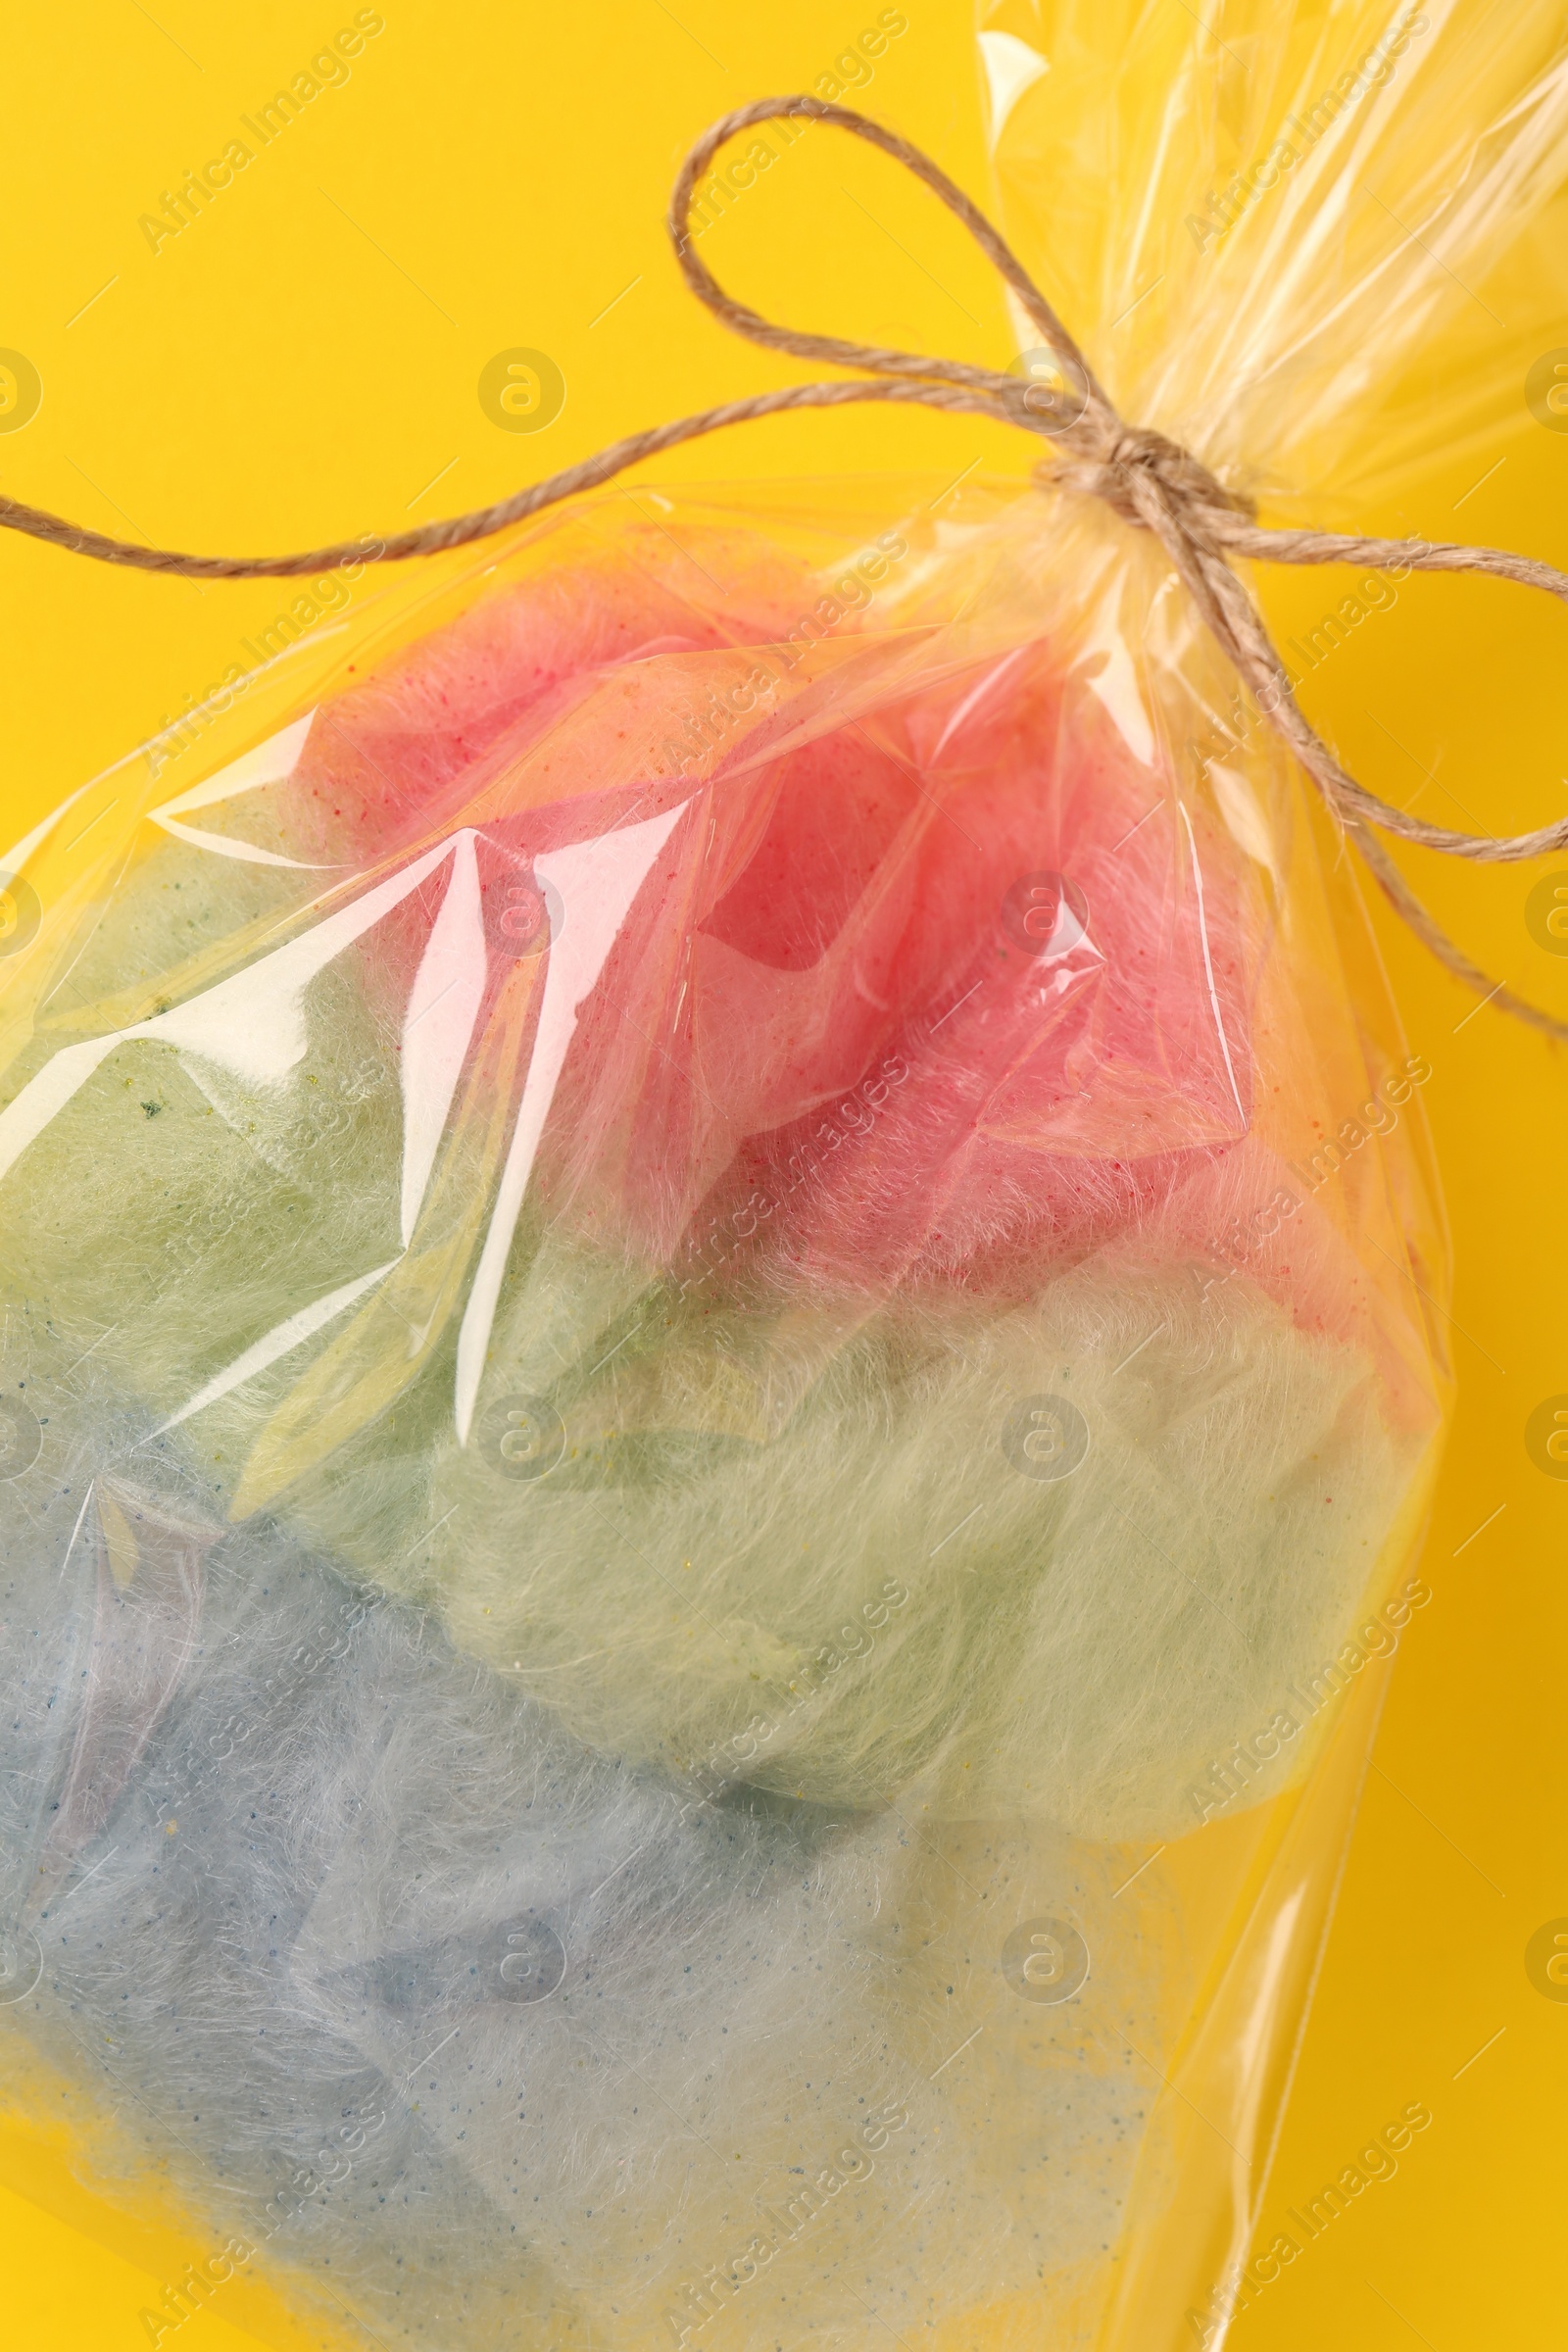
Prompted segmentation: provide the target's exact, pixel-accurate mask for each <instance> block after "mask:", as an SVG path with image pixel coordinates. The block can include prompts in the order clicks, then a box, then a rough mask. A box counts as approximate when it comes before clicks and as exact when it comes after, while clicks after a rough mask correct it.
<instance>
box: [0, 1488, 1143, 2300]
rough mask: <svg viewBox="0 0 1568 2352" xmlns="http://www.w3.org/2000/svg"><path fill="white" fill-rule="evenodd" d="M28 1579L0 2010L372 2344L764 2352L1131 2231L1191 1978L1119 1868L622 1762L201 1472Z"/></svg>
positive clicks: (125, 2146) (9, 1779)
mask: <svg viewBox="0 0 1568 2352" xmlns="http://www.w3.org/2000/svg"><path fill="white" fill-rule="evenodd" d="M4 1549H5V1555H6V1556H5V1594H4V1599H5V1612H6V1622H7V1626H8V1631H9V1635H10V1639H9V1641H8V1644H7V1650H6V1660H7V1663H6V1690H5V1698H6V1702H7V1703H6V1707H5V1718H4V1720H5V1727H6V1728H5V1736H4V1756H5V1763H6V1778H5V1796H4V1800H3V1801H4V1803H5V1805H6V1808H7V1840H6V1842H7V1851H8V1857H9V1860H10V1869H9V1872H8V1880H7V1885H6V1888H5V1895H4V1911H3V1914H0V1929H3V1931H4V1936H5V1943H6V1952H7V1955H8V1958H9V1959H10V1961H11V1962H13V1963H14V1965H13V1966H12V1967H10V1968H9V1969H8V1982H9V1985H10V1987H11V1989H12V1991H13V1997H12V1999H11V2001H10V2006H9V2008H8V2009H7V2010H5V2011H4V2012H3V2013H0V2014H3V2015H4V2017H5V2019H6V2021H7V2022H8V2024H9V2025H10V2026H12V2027H14V2028H20V2029H21V2030H23V2031H25V2033H27V2034H29V2035H30V2036H31V2037H32V2039H33V2040H34V2042H35V2044H36V2046H37V2047H38V2049H39V2050H40V2051H41V2052H42V2053H43V2054H45V2055H46V2056H47V2057H48V2058H49V2059H50V2060H51V2061H52V2062H53V2063H54V2065H55V2066H56V2067H57V2069H59V2070H60V2071H61V2072H62V2073H64V2074H65V2075H66V2076H67V2077H70V2078H75V2079H80V2080H81V2081H83V2082H85V2083H86V2084H87V2085H88V2086H90V2087H91V2088H92V2089H94V2090H95V2091H96V2093H97V2095H98V2096H99V2097H100V2099H102V2100H103V2101H104V2102H106V2103H107V2105H108V2106H109V2107H110V2108H111V2109H112V2110H113V2111H114V2113H115V2115H116V2118H117V2135H112V2136H109V2137H105V2136H104V2135H103V2134H102V2133H100V2135H99V2137H100V2143H101V2154H100V2158H99V2161H100V2163H102V2164H111V2165H118V2166H121V2167H124V2168H127V2169H129V2170H130V2171H132V2172H138V2171H144V2170H145V2169H146V2168H147V2167H148V2166H149V2165H152V2166H155V2167H156V2168H157V2169H158V2171H159V2172H160V2173H161V2174H163V2173H168V2174H170V2175H172V2178H173V2180H175V2181H176V2183H177V2184H178V2188H179V2191H180V2194H181V2195H182V2197H183V2198H184V2199H185V2201H186V2203H187V2205H188V2208H189V2210H190V2212H191V2214H192V2216H193V2217H195V2218H198V2219H200V2220H201V2222H202V2223H203V2225H204V2227H205V2228H206V2229H208V2230H209V2231H210V2232H211V2233H212V2234H213V2240H214V2243H215V2245H216V2246H219V2247H225V2246H226V2247H228V2248H229V2255H228V2259H229V2260H230V2261H232V2259H233V2256H234V2251H235V2249H236V2248H238V2249H240V2250H241V2253H242V2258H243V2259H246V2260H251V2259H254V2261H255V2263H256V2264H257V2265H258V2266H259V2267H260V2268H262V2269H263V2270H265V2271H268V2272H270V2273H271V2274H273V2275H277V2274H278V2273H279V2272H282V2273H287V2272H290V2271H292V2272H294V2273H295V2274H297V2275H298V2276H300V2277H301V2278H302V2280H303V2281H304V2284H305V2286H306V2288H307V2291H308V2292H309V2293H310V2294H311V2295H312V2296H314V2297H315V2298H316V2299H318V2300H319V2302H320V2303H321V2306H322V2309H323V2311H324V2312H325V2313H326V2314H327V2315H328V2316H329V2317H331V2318H332V2319H334V2320H338V2321H341V2320H342V2319H343V2317H344V2316H345V2314H349V2315H353V2317H354V2318H355V2319H357V2320H358V2321H359V2322H360V2323H361V2324H362V2325H363V2327H365V2329H366V2330H367V2340H371V2339H373V2340H382V2341H384V2340H386V2331H390V2333H391V2336H392V2338H393V2339H394V2340H407V2341H410V2342H413V2343H416V2344H431V2345H434V2344H439V2343H444V2342H447V2341H449V2340H451V2334H452V2331H453V2329H454V2328H459V2329H461V2328H463V2327H483V2328H486V2329H491V2330H493V2329H495V2328H497V2327H509V2328H516V2327H525V2328H533V2329H538V2330H540V2331H541V2332H544V2333H545V2334H547V2336H548V2338H549V2340H552V2341H560V2342H565V2343H581V2344H583V2345H586V2344H588V2343H589V2342H590V2341H594V2342H599V2343H605V2342H610V2343H626V2344H628V2345H641V2344H643V2343H645V2342H648V2341H652V2340H655V2338H656V2336H658V2335H661V2334H662V2335H663V2336H665V2337H673V2338H674V2339H675V2340H681V2339H682V2331H683V2330H684V2331H691V2332H695V2331H698V2330H700V2329H701V2327H703V2326H705V2325H706V2324H707V2323H708V2321H710V2320H711V2319H712V2317H713V2316H714V2314H715V2313H717V2312H720V2311H722V2312H723V2313H724V2314H726V2316H727V2323H728V2325H727V2328H726V2332H725V2333H724V2334H723V2336H722V2339H721V2340H723V2341H725V2342H735V2343H737V2344H748V2345H750V2344H753V2343H755V2344H758V2345H759V2346H760V2345H761V2344H763V2343H764V2342H770V2341H772V2340H773V2333H772V2332H771V2331H776V2330H777V2329H778V2328H781V2327H787V2328H788V2329H789V2330H790V2332H791V2334H792V2337H793V2338H794V2339H795V2340H813V2341H814V2340H816V2335H815V2332H814V2331H815V2330H816V2329H817V2328H818V2327H825V2328H826V2330H827V2333H826V2335H825V2336H824V2337H823V2340H824V2341H826V2340H833V2336H832V2329H833V2326H834V2324H835V2323H834V2321H833V2316H832V2315H833V2314H834V2312H835V2310H836V2309H837V2307H838V2305H839V2303H840V2301H841V2300H842V2294H841V2285H842V2281H843V2280H845V2279H846V2278H847V2279H849V2280H850V2281H851V2282H852V2283H853V2280H854V2279H855V2278H858V2277H859V2276H860V2274H861V2269H862V2266H863V2265H864V2264H865V2262H866V2261H868V2260H869V2261H873V2262H874V2263H875V2264H876V2265H877V2267H878V2270H879V2273H880V2283H879V2286H878V2290H877V2292H878V2298H879V2305H880V2307H881V2308H882V2309H883V2310H884V2311H885V2312H886V2314H887V2316H888V2317H889V2319H890V2320H891V2321H892V2322H893V2323H894V2324H896V2325H897V2324H900V2323H901V2321H905V2322H911V2324H912V2320H913V2316H914V2315H915V2314H916V2313H921V2314H925V2315H927V2316H928V2317H930V2316H935V2315H938V2314H940V2313H942V2312H944V2311H955V2312H956V2311H957V2310H958V2309H960V2308H962V2307H963V2306H964V2305H965V2304H967V2303H970V2302H973V2301H976V2300H980V2299H984V2298H985V2297H986V2296H988V2295H990V2294H993V2293H996V2294H1001V2293H1005V2292H1007V2291H1010V2290H1016V2289H1018V2288H1021V2287H1024V2286H1026V2285H1030V2284H1032V2283H1034V2282H1036V2281H1037V2280H1038V2279H1039V2278H1040V2277H1041V2276H1042V2275H1043V2274H1049V2273H1052V2272H1054V2271H1064V2270H1068V2269H1070V2268H1071V2267H1072V2266H1073V2265H1074V2264H1079V2263H1082V2262H1083V2261H1085V2260H1087V2259H1089V2258H1091V2257H1092V2256H1093V2255H1094V2254H1095V2252H1096V2251H1097V2249H1098V2248H1099V2247H1101V2246H1102V2245H1103V2244H1104V2243H1105V2242H1106V2240H1107V2239H1108V2237H1109V2236H1110V2235H1111V2234H1113V2233H1114V2230H1115V2228H1116V2226H1117V2222H1116V2217H1117V2214H1118V2211H1119V2209H1120V2205H1121V2203H1122V2201H1123V2199H1124V2197H1125V2195H1126V2192H1127V2186H1128V2180H1129V2177H1130V2169H1131V2163H1132V2158H1133V2155H1134V2152H1135V2149H1136V2143H1137V2137H1138V2130H1139V2126H1140V2124H1141V2121H1142V2115H1143V2111H1144V2107H1145V2104H1146V2091H1145V2090H1144V2088H1143V2087H1142V2086H1141V2083H1140V2081H1139V2079H1138V2077H1139V2074H1140V2072H1141V2075H1142V2081H1143V2082H1145V2083H1147V2081H1148V2073H1147V2065H1144V2066H1143V2067H1142V2068H1141V2070H1140V2069H1136V2068H1135V2067H1134V2063H1133V2060H1132V2058H1131V2055H1130V2052H1131V2049H1132V2047H1133V2046H1134V2045H1136V2047H1137V2048H1138V2049H1140V2050H1143V2051H1146V2052H1147V2051H1149V2049H1150V2047H1151V2043H1152V2042H1156V2043H1157V2040H1158V2037H1159V2036H1160V2035H1161V2034H1163V2032H1164V2031H1166V2026H1165V2020H1166V2018H1167V2017H1168V2015H1169V1994H1170V1987H1168V1986H1166V1985H1162V1983H1161V1981H1160V1975H1161V1955H1160V1952H1159V1949H1158V1945H1157V1941H1152V1942H1150V1943H1148V1944H1146V1945H1145V1947H1144V1948H1142V1949H1140V1948H1139V1947H1138V1945H1137V1943H1136V1940H1135V1939H1134V1938H1133V1937H1132V1936H1130V1933H1129V1929H1128V1925H1127V1918H1126V1914H1118V1913H1116V1912H1115V1911H1114V1910H1113V1908H1112V1907H1111V1903H1110V1889H1111V1884H1112V1883H1111V1882H1110V1881H1109V1880H1108V1878H1107V1875H1106V1873H1105V1871H1104V1869H1103V1865H1101V1864H1099V1863H1097V1862H1096V1861H1095V1860H1094V1859H1093V1858H1092V1857H1090V1856H1088V1855H1087V1854H1086V1853H1085V1852H1084V1850H1083V1849H1076V1850H1075V1849H1073V1848H1072V1847H1071V1846H1070V1845H1069V1844H1068V1842H1067V1841H1065V1840H1063V1839H1061V1838H1044V1839H1040V1838H1036V1839H1034V1840H1033V1841H1031V1840H1030V1839H1029V1838H1026V1837H1023V1836H1021V1835H1020V1834H1019V1832H1018V1831H1017V1830H1016V1829H1009V1828H1008V1827H1006V1826H1005V1825H1004V1824H995V1825H992V1826H991V1827H989V1828H987V1829H984V1830H981V1829H979V1828H976V1829H974V1830H972V1831H970V1832H968V1833H965V1834H964V1835H963V1836H962V1837H960V1838H952V1837H950V1838H948V1839H947V1840H946V1842H943V1841H941V1840H934V1839H932V1838H930V1836H929V1835H928V1834H926V1833H924V1832H922V1831H920V1830H919V1829H918V1827H916V1826H914V1825H912V1824H911V1823H910V1822H909V1821H908V1820H907V1818H906V1817H905V1815H904V1814H903V1813H902V1812H887V1811H882V1812H880V1813H879V1814H877V1815H875V1816H871V1817H867V1816H864V1815H861V1816H858V1817H857V1816H850V1815H846V1814H843V1813H842V1812H840V1813H834V1812H832V1811H826V1810H823V1809H822V1808H819V1807H813V1806H810V1805H799V1804H795V1803H792V1802H784V1801H778V1800H770V1799H766V1798H763V1797H760V1796H758V1795H756V1794H753V1793H750V1792H748V1790H747V1789H745V1787H744V1786H743V1785H742V1784H740V1783H739V1782H738V1781H736V1780H735V1779H734V1778H733V1775H732V1774H727V1773H726V1772H724V1771H722V1770H716V1769H715V1770H710V1771H709V1772H708V1773H707V1774H705V1775H696V1776H693V1775H687V1776H684V1778H682V1779H679V1780H674V1779H671V1778H669V1777H667V1776H665V1775H662V1774H660V1773H653V1774H649V1773H646V1772H639V1771H638V1770H636V1769H634V1768H631V1767H628V1766H626V1765H625V1764H623V1763H622V1762H620V1761H619V1760H618V1758H616V1757H614V1756H613V1755H599V1754H595V1753H594V1752H593V1751H591V1750H589V1749H587V1748H584V1747H583V1746H582V1745H581V1744H580V1743H579V1742H577V1741H576V1740H574V1739H573V1738H572V1737H571V1736H570V1735H569V1734H568V1733H567V1732H565V1731H564V1730H563V1729H562V1728H561V1727H560V1726H559V1725H558V1724H557V1723H555V1722H554V1721H553V1720H552V1718H551V1716H550V1714H549V1713H548V1712H547V1711H546V1710H544V1709H542V1708H541V1707H540V1706H539V1705H538V1704H537V1703H536V1702H535V1701H533V1700H532V1699H531V1698H529V1697H528V1696H526V1695H525V1694H524V1693H523V1692H522V1691H520V1690H519V1689H518V1687H517V1686H516V1684H515V1682H513V1681H511V1680H509V1679H508V1678H506V1677H503V1676H500V1675H497V1674H495V1673H493V1672H491V1671H488V1670H486V1669H484V1668H480V1667H476V1666H474V1665H472V1664H470V1663H467V1662H466V1661H464V1660H463V1659H461V1658H460V1657H458V1656H456V1655H454V1653H453V1652H452V1651H451V1649H450V1648H449V1647H448V1645H447V1644H446V1643H445V1642H444V1641H443V1639H442V1638H441V1636H440V1635H439V1633H438V1632H437V1631H436V1630H435V1629H434V1628H433V1627H432V1626H431V1624H430V1623H429V1621H428V1620H427V1619H425V1618H424V1617H422V1616H421V1615H420V1614H419V1613H418V1612H417V1611H411V1610H409V1609H407V1608H406V1607H404V1606H402V1605H401V1604H397V1603H391V1602H387V1601H375V1600H373V1599H370V1598H367V1597H364V1596H356V1594H355V1593H354V1592H353V1591H352V1590H351V1589H350V1588H348V1587H346V1586H345V1585H344V1584H343V1583H342V1582H341V1581H340V1580H339V1579H337V1578H336V1577H334V1576H332V1575H331V1574H330V1573H328V1572H325V1571H323V1570H321V1569H320V1568H319V1567H317V1566H316V1565H314V1564H312V1563H311V1562H309V1561H308V1560H306V1559H305V1558H304V1557H302V1556H301V1555H300V1554H299V1553H298V1552H297V1551H295V1550H293V1549H291V1548H290V1547H289V1546H288V1545H286V1544H279V1543H278V1542H277V1541H275V1540H269V1539H267V1538H266V1537H264V1536H258V1535H256V1534H251V1533H244V1532H241V1533H235V1532H233V1531H230V1530H225V1529H224V1528H223V1527H222V1525H221V1523H220V1522H218V1521H216V1520H209V1519H206V1518H204V1517H203V1516H202V1515H201V1513H200V1512H199V1510H196V1509H193V1506H192V1498H191V1495H190V1493H189V1490H188V1488H181V1490H180V1492H179V1495H178V1500H177V1505H176V1504H172V1502H171V1498H170V1495H169V1491H168V1487H167V1462H166V1460H165V1459H164V1458H163V1457H162V1455H161V1454H160V1453H159V1451H158V1449H157V1448H148V1447H146V1446H143V1447H142V1448H141V1449H140V1450H139V1453H138V1452H137V1451H136V1450H134V1449H133V1450H132V1451H131V1453H130V1455H129V1456H128V1459H126V1460H124V1461H123V1462H117V1464H116V1465H115V1466H114V1467H112V1468H110V1469H108V1470H103V1471H99V1472H98V1473H97V1474H96V1475H95V1476H94V1477H93V1478H92V1481H91V1483H90V1486H89V1487H88V1488H87V1490H86V1492H85V1493H84V1494H83V1493H82V1492H80V1491H79V1487H78V1483H77V1482H76V1481H72V1482H69V1483H67V1484H66V1485H63V1486H62V1487H61V1489H60V1490H59V1491H58V1492H57V1494H56V1495H54V1496H52V1497H49V1498H46V1500H45V1504H44V1507H43V1509H42V1510H41V1512H40V1514H39V1517H38V1519H37V1521H36V1523H35V1524H33V1525H32V1526H31V1527H29V1528H28V1529H27V1530H26V1532H25V1534H23V1533H22V1532H21V1531H20V1530H19V1529H18V1528H17V1527H16V1526H15V1525H13V1526H11V1527H10V1528H9V1529H8V1531H7V1533H6V1535H5V1538H4ZM176 1595H177V1597H176ZM1020 1937H1021V1938H1022V1941H1021V1943H1020ZM1020 1952H1022V1953H1023V1955H1024V1956H1023V1957H1022V1958H1020V1956H1019V1954H1020ZM1042 1952H1045V1953H1048V1954H1049V1960H1042V1958H1041V1953H1042ZM1091 1954H1092V1956H1093V1960H1092V1967H1091ZM1031 1964H1032V1965H1033V1968H1034V1976H1033V1977H1032V1978H1031V1977H1026V1976H1025V1975H1024V1974H1023V1970H1024V1968H1025V1966H1026V1965H1031ZM1042 1970H1043V1971H1044V1973H1043V1974H1042V1973H1041V1972H1042ZM1091 1983H1092V1985H1093V1991H1091V1990H1090V1989H1089V1985H1090V1984H1091ZM1056 1985H1061V1986H1062V1987H1063V1998H1062V2000H1061V2001H1059V2002H1058V2001H1057V1999H1056V1997H1055V1989H1054V1988H1055V1986H1056ZM18 1986H21V1987H22V1988H23V1989H22V1990H21V1991H20V1993H19V1992H17V1991H16V1987H18ZM1042 1990H1043V1991H1044V1992H1045V1993H1046V1994H1047V1996H1048V2005H1046V2006H1044V2007H1042V2006H1039V2005H1038V2003H1037V1999H1036V1997H1035V1996H1036V1994H1037V1993H1039V1992H1041V1991H1042ZM1123 2029H1125V2033H1126V2034H1127V2035H1128V2036H1130V2039H1124V2038H1122V2033H1123ZM1086 2031H1087V2035H1088V2038H1087V2039H1086ZM977 2041H978V2042H983V2043H984V2047H983V2049H981V2050H980V2051H979V2053H978V2055H976V2056H974V2057H970V2056H968V2052H969V2049H970V2045H971V2044H973V2043H975V2042H977ZM999 2070H1003V2071H1005V2074H1006V2075H1007V2077H1008V2079H1009V2080H1010V2081H1012V2082H1014V2084H1016V2082H1018V2081H1019V2080H1020V2079H1022V2080H1024V2081H1027V2082H1029V2083H1030V2085H1031V2086H1032V2087H1031V2090H1030V2095H1029V2097H1028V2099H1027V2100H1026V2101H1025V2103H1024V2105H1023V2106H1022V2107H1021V2108H1020V2109H1019V2110H1018V2112H1017V2113H1016V2115H1015V2116H1014V2117H1013V2118H1012V2120H1011V2121H1009V2122H1008V2123H1007V2124H1006V2125H1005V2127H1003V2128H1000V2129H999V2128H998V2125H997V2122H996V2120H995V2115H994V2109H993V2101H994V2099H995V2093H996V2085H997V2082H998V2079H999ZM748 2248H751V2249H752V2251H751V2253H750V2254H749V2255H748V2253H747V2249H748ZM245 2249H249V2250H250V2251H249V2252H248V2253H246V2252H244V2250H245ZM155 2317H156V2314H155Z"/></svg>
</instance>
